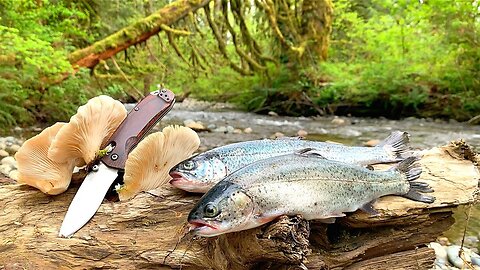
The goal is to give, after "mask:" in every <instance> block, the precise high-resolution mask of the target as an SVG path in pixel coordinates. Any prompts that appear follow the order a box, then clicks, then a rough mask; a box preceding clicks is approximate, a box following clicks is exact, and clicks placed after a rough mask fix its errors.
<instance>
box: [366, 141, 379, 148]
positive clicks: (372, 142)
mask: <svg viewBox="0 0 480 270" xmlns="http://www.w3.org/2000/svg"><path fill="white" fill-rule="evenodd" d="M379 143H380V140H369V141H367V142H364V143H363V145H365V146H370V147H373V146H376V145H378V144H379Z"/></svg>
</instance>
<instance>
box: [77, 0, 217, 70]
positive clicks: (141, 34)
mask: <svg viewBox="0 0 480 270" xmlns="http://www.w3.org/2000/svg"><path fill="white" fill-rule="evenodd" d="M210 1H211V0H178V1H175V2H173V3H171V4H169V5H166V6H165V7H163V8H162V9H160V10H158V11H156V12H155V13H153V14H152V15H150V16H148V17H146V18H144V19H141V20H139V21H137V22H136V23H135V24H133V25H130V26H127V27H125V28H123V29H121V30H120V31H117V32H116V33H114V34H112V35H110V36H108V37H106V38H104V39H102V40H100V41H98V42H96V43H94V44H92V45H91V46H89V47H87V48H84V49H81V50H77V51H75V52H73V53H71V54H70V55H69V60H70V63H71V64H72V66H73V67H74V68H79V67H85V68H92V67H94V66H95V65H97V64H98V62H99V61H100V60H105V59H108V58H110V57H112V56H113V55H115V54H116V53H118V52H121V51H123V50H125V49H126V48H128V47H130V46H132V45H136V44H140V43H142V42H145V41H146V40H147V39H149V38H150V37H152V36H154V35H156V34H157V33H158V32H160V30H161V29H162V25H171V24H173V23H175V22H176V21H178V20H180V19H182V18H184V17H185V16H187V15H188V13H189V12H194V11H195V10H197V9H198V8H201V7H203V6H205V5H207V4H208V3H209V2H210Z"/></svg>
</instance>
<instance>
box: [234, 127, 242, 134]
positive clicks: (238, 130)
mask: <svg viewBox="0 0 480 270" xmlns="http://www.w3.org/2000/svg"><path fill="white" fill-rule="evenodd" d="M242 133H243V131H242V130H241V129H239V128H236V129H234V130H233V134H242Z"/></svg>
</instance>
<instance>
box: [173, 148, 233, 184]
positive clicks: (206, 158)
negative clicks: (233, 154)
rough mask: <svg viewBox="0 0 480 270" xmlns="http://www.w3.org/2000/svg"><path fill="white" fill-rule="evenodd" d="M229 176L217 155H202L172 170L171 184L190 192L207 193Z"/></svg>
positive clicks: (181, 163)
mask: <svg viewBox="0 0 480 270" xmlns="http://www.w3.org/2000/svg"><path fill="white" fill-rule="evenodd" d="M226 175H227V169H226V166H225V164H224V163H223V162H222V160H221V159H220V158H218V156H217V155H210V154H206V153H205V154H200V155H198V156H194V157H191V158H189V159H187V160H185V161H182V162H180V163H179V164H178V165H176V166H175V167H173V168H172V169H171V170H170V176H171V177H172V180H170V184H172V185H173V186H174V187H176V188H179V189H183V190H185V191H189V192H199V193H205V192H207V191H208V190H209V189H210V188H211V187H212V186H214V185H215V184H216V183H218V182H219V181H220V180H221V179H223V178H224V177H225V176H226Z"/></svg>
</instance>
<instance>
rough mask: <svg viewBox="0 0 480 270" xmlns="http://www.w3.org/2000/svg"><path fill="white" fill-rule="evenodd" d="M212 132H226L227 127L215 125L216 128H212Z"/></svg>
mask: <svg viewBox="0 0 480 270" xmlns="http://www.w3.org/2000/svg"><path fill="white" fill-rule="evenodd" d="M213 132H218V133H227V132H228V131H227V127H224V126H220V127H217V128H216V129H214V130H213Z"/></svg>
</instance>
